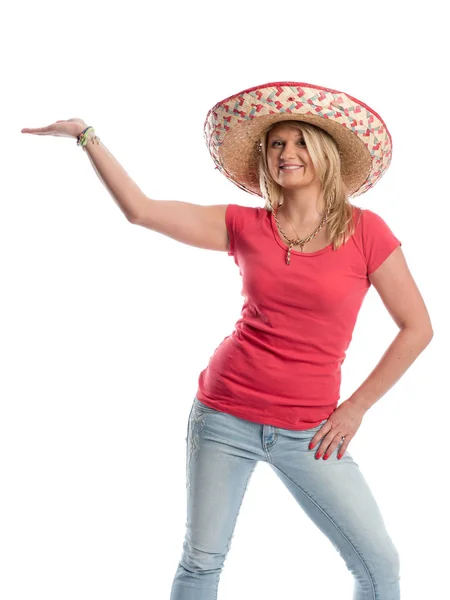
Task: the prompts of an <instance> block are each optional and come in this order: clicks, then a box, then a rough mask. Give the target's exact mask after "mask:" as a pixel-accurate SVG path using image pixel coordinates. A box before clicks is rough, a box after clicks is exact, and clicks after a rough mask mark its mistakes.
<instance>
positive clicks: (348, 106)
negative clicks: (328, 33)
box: [205, 82, 392, 197]
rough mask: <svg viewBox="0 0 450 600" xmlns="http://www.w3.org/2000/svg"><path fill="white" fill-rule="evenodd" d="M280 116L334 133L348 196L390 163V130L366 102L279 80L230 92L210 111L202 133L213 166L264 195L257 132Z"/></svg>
mask: <svg viewBox="0 0 450 600" xmlns="http://www.w3.org/2000/svg"><path fill="white" fill-rule="evenodd" d="M284 120H296V121H297V120H298V121H304V122H305V123H311V124H312V125H316V126H317V127H321V128H322V129H324V130H325V131H327V132H328V133H329V134H330V135H331V136H332V137H333V138H334V140H335V141H336V144H337V147H338V149H339V152H340V155H341V171H342V177H343V179H344V182H345V184H346V186H347V188H348V190H349V195H350V196H353V197H354V196H359V195H360V194H362V193H364V192H366V191H367V190H368V189H369V188H371V187H373V186H374V185H375V183H376V182H377V181H378V180H379V179H380V178H381V177H382V175H383V174H384V173H385V171H386V169H387V168H388V167H389V164H390V162H391V156H392V139H391V136H390V133H389V131H388V130H387V127H386V125H385V124H384V122H383V120H382V119H381V117H380V116H379V115H377V113H376V112H374V111H373V110H372V109H371V108H369V107H368V106H367V105H366V104H364V103H363V102H360V101H359V100H356V98H353V97H352V96H349V95H348V94H345V93H344V92H338V91H336V90H330V89H327V88H324V87H319V86H317V85H310V84H308V83H297V82H281V83H266V84H264V85H260V86H257V87H253V88H250V89H248V90H244V91H243V92H239V93H238V94H234V95H233V96H230V97H229V98H226V99H225V100H222V101H221V102H218V103H217V104H216V105H215V106H214V107H213V108H212V109H211V110H210V111H209V112H208V115H207V117H206V121H205V138H206V143H207V145H208V148H209V151H210V153H211V156H212V158H213V160H214V162H215V164H216V166H217V168H218V169H219V170H220V171H221V172H222V173H223V174H224V175H225V176H226V177H228V179H230V180H231V181H232V182H233V183H235V184H236V185H237V186H239V187H240V188H242V189H244V190H246V191H247V192H250V193H251V194H257V195H259V196H262V193H261V190H260V187H259V168H258V164H259V152H258V145H259V137H260V135H261V133H262V132H263V131H264V130H265V129H266V128H267V127H269V126H270V125H271V124H272V123H275V122H276V121H284Z"/></svg>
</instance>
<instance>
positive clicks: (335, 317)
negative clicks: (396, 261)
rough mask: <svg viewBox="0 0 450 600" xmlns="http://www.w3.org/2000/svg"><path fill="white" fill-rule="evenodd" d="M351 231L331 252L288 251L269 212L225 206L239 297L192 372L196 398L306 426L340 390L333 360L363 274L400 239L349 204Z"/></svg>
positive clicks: (342, 347) (325, 412) (363, 289)
mask: <svg viewBox="0 0 450 600" xmlns="http://www.w3.org/2000/svg"><path fill="white" fill-rule="evenodd" d="M354 218H355V224H356V229H355V233H354V234H353V235H352V237H351V238H350V239H349V240H348V241H347V243H346V244H344V245H342V246H341V247H340V248H339V249H338V250H337V251H334V250H333V247H332V245H331V244H330V245H329V246H327V247H325V248H323V249H322V250H318V251H317V252H311V253H308V252H298V251H295V250H292V251H291V264H290V265H289V266H288V265H286V250H287V247H286V245H285V244H283V242H282V240H281V239H280V237H279V235H278V231H277V227H276V223H275V220H274V218H273V215H272V213H271V212H268V211H267V210H266V209H264V208H251V207H244V206H238V205H235V204H230V205H229V206H228V207H227V211H226V225H227V230H228V235H229V239H230V249H229V255H230V256H234V260H235V262H236V264H237V265H238V267H239V270H240V273H241V275H242V282H243V289H242V295H243V296H244V298H245V300H244V305H243V308H242V313H241V318H240V319H239V320H238V322H237V323H236V326H235V329H234V331H233V333H232V334H231V335H229V336H228V337H226V338H225V339H224V340H223V342H222V343H221V344H220V345H219V347H218V348H217V349H216V351H215V352H214V354H213V356H212V358H211V359H210V362H209V365H208V367H207V368H206V369H205V370H204V371H202V373H201V374H200V377H199V387H198V391H197V398H198V399H199V400H200V401H201V402H202V403H203V404H206V405H207V406H209V407H210V408H213V409H216V410H219V411H222V412H225V413H228V414H230V415H234V416H236V417H240V418H241V419H246V420H248V421H252V422H255V423H261V424H267V425H273V426H275V427H281V428H284V429H294V430H295V429H308V428H311V427H315V426H317V425H319V424H320V423H321V422H322V421H323V420H324V419H328V417H329V416H330V415H331V413H332V412H333V411H334V410H335V409H336V406H337V403H338V400H339V397H340V384H341V365H342V363H343V362H344V359H345V353H346V350H347V348H348V345H349V344H350V341H351V338H352V334H353V329H354V326H355V323H356V318H357V315H358V312H359V310H360V308H361V304H362V302H363V300H364V297H365V296H366V294H367V291H368V289H369V287H370V285H371V284H370V281H369V278H368V275H370V274H371V273H373V271H375V270H376V269H377V268H378V267H379V266H380V265H381V264H382V263H383V261H384V260H385V259H386V258H387V257H388V256H389V255H390V254H391V253H392V252H393V251H394V249H395V248H397V246H399V245H400V241H399V240H398V239H397V238H396V237H395V236H394V234H393V233H392V231H391V230H390V229H389V227H388V226H387V225H386V223H385V222H384V221H383V219H382V218H381V217H380V216H378V215H377V214H375V213H373V212H372V211H370V210H362V209H360V208H357V207H354Z"/></svg>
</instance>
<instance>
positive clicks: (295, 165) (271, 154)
mask: <svg viewBox="0 0 450 600" xmlns="http://www.w3.org/2000/svg"><path fill="white" fill-rule="evenodd" d="M267 164H268V166H269V173H270V174H271V176H272V177H273V179H274V181H276V182H277V183H278V184H279V185H280V186H281V187H283V188H286V189H295V188H305V187H308V186H309V185H310V184H312V183H313V182H315V181H316V171H315V169H314V165H313V163H312V160H311V157H310V155H309V152H308V149H307V148H306V143H305V140H304V138H303V133H302V131H301V130H300V129H299V128H298V127H296V126H295V125H292V124H289V123H280V124H279V125H275V127H273V129H271V130H270V131H269V134H268V136H267Z"/></svg>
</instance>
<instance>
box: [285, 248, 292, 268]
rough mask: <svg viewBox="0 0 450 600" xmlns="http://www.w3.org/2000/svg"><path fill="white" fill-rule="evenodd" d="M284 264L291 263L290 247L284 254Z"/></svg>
mask: <svg viewBox="0 0 450 600" xmlns="http://www.w3.org/2000/svg"><path fill="white" fill-rule="evenodd" d="M286 264H287V265H290V264H291V249H290V248H289V250H288V251H287V255H286Z"/></svg>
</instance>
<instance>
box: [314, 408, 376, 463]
mask: <svg viewBox="0 0 450 600" xmlns="http://www.w3.org/2000/svg"><path fill="white" fill-rule="evenodd" d="M365 413H366V409H365V408H362V407H361V406H358V405H357V404H355V403H353V402H352V401H351V400H346V401H345V402H342V404H340V405H339V406H338V407H337V408H336V410H335V411H334V413H332V414H331V415H330V417H329V419H328V421H327V422H326V423H324V424H323V425H322V427H321V428H320V429H319V431H318V432H317V433H316V435H315V436H314V437H313V439H312V440H311V443H310V444H309V449H310V450H312V449H313V448H314V446H315V445H316V444H317V443H318V442H319V440H322V443H321V444H320V446H319V448H318V450H317V454H316V458H321V457H322V456H323V459H324V460H327V458H329V457H330V456H331V454H332V453H333V452H334V450H335V449H336V448H337V447H338V446H339V444H342V447H341V449H340V450H339V454H338V458H342V457H343V456H344V453H345V451H346V450H347V447H348V445H349V443H350V441H351V440H352V439H353V438H354V437H355V434H356V432H357V431H358V429H359V427H360V425H361V423H362V420H363V417H364V415H365ZM322 438H323V439H322ZM342 438H345V440H344V442H343V441H342Z"/></svg>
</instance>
